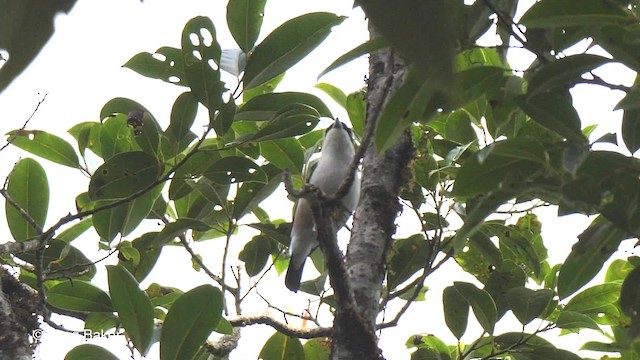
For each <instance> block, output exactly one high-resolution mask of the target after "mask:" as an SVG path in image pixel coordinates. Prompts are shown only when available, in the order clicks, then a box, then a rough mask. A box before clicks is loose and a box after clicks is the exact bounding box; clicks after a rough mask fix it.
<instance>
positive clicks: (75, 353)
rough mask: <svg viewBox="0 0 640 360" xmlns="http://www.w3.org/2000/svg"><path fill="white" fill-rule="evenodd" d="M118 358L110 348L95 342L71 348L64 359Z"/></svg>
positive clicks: (101, 359) (104, 359)
mask: <svg viewBox="0 0 640 360" xmlns="http://www.w3.org/2000/svg"><path fill="white" fill-rule="evenodd" d="M94 359H100V360H118V357H117V356H115V355H113V354H112V353H111V352H110V351H109V350H107V349H105V348H103V347H101V346H98V345H93V344H82V345H78V346H76V347H74V348H73V349H71V350H70V351H69V352H68V353H67V355H65V356H64V360H94Z"/></svg>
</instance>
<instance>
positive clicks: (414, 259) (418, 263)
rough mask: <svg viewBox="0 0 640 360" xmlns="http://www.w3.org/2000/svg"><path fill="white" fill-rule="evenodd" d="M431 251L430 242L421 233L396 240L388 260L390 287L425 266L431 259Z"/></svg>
mask: <svg viewBox="0 0 640 360" xmlns="http://www.w3.org/2000/svg"><path fill="white" fill-rule="evenodd" d="M430 253H431V250H430V247H429V243H428V242H427V241H426V239H425V238H424V236H423V235H421V234H417V235H413V236H410V237H408V238H406V239H398V240H396V241H394V243H393V250H392V255H391V257H390V260H389V262H388V272H387V282H388V286H389V288H390V289H393V288H395V287H396V286H398V285H400V284H401V283H403V282H404V281H406V280H407V279H409V278H410V277H411V276H413V275H414V274H415V273H416V272H418V271H419V270H420V269H422V268H424V267H425V266H426V264H427V262H428V261H429V255H430Z"/></svg>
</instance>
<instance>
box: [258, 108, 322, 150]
mask: <svg viewBox="0 0 640 360" xmlns="http://www.w3.org/2000/svg"><path fill="white" fill-rule="evenodd" d="M319 116H320V114H318V112H317V111H316V110H315V109H314V108H312V107H309V106H307V105H303V104H291V105H288V106H286V107H285V108H283V109H282V110H280V111H278V112H277V113H276V114H275V115H274V117H273V118H272V119H271V120H269V122H267V123H266V124H265V125H264V126H262V127H261V128H260V130H258V132H256V133H255V134H253V135H250V136H249V139H251V141H253V142H259V141H266V140H276V139H282V138H287V137H291V136H296V135H302V134H305V133H307V132H309V131H311V130H313V128H315V127H316V125H317V124H318V122H319V121H320V119H319Z"/></svg>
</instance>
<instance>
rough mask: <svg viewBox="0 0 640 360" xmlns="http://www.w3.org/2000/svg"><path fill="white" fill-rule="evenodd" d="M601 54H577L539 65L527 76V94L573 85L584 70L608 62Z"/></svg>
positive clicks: (532, 94)
mask: <svg viewBox="0 0 640 360" xmlns="http://www.w3.org/2000/svg"><path fill="white" fill-rule="evenodd" d="M610 61H611V59H608V58H606V57H603V56H598V55H592V54H577V55H572V56H567V57H564V58H561V59H558V60H555V61H552V62H550V63H548V64H545V65H543V66H541V67H540V68H539V69H537V70H536V71H535V72H534V73H533V75H532V76H531V77H530V78H529V81H528V85H529V86H528V88H527V94H528V95H529V96H531V97H533V96H535V95H537V94H540V93H542V92H545V91H548V90H550V89H552V88H554V87H557V86H561V85H573V84H575V82H576V81H578V80H580V76H581V75H582V74H584V73H586V72H589V71H592V70H594V69H595V68H597V67H599V66H601V65H604V64H606V63H608V62H610Z"/></svg>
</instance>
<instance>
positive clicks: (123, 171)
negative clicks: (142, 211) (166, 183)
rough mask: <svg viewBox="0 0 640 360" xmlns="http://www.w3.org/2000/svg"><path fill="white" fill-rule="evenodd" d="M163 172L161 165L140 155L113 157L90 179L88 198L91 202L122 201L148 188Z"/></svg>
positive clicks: (149, 157) (156, 159) (123, 154)
mask: <svg viewBox="0 0 640 360" xmlns="http://www.w3.org/2000/svg"><path fill="white" fill-rule="evenodd" d="M163 171H164V164H162V163H161V162H160V161H159V160H158V158H156V157H155V156H151V155H149V154H147V153H145V152H143V151H133V152H127V153H120V154H117V155H114V156H113V157H112V158H111V159H109V160H107V161H106V162H105V163H104V164H102V165H101V166H100V167H98V169H96V171H95V173H94V174H93V176H91V181H90V182H89V197H91V199H92V200H105V199H122V198H125V197H127V196H130V195H132V194H134V193H136V192H138V191H141V190H144V189H146V188H147V187H149V186H150V185H152V184H153V183H154V182H155V181H156V180H158V177H160V175H162V172H163Z"/></svg>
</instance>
